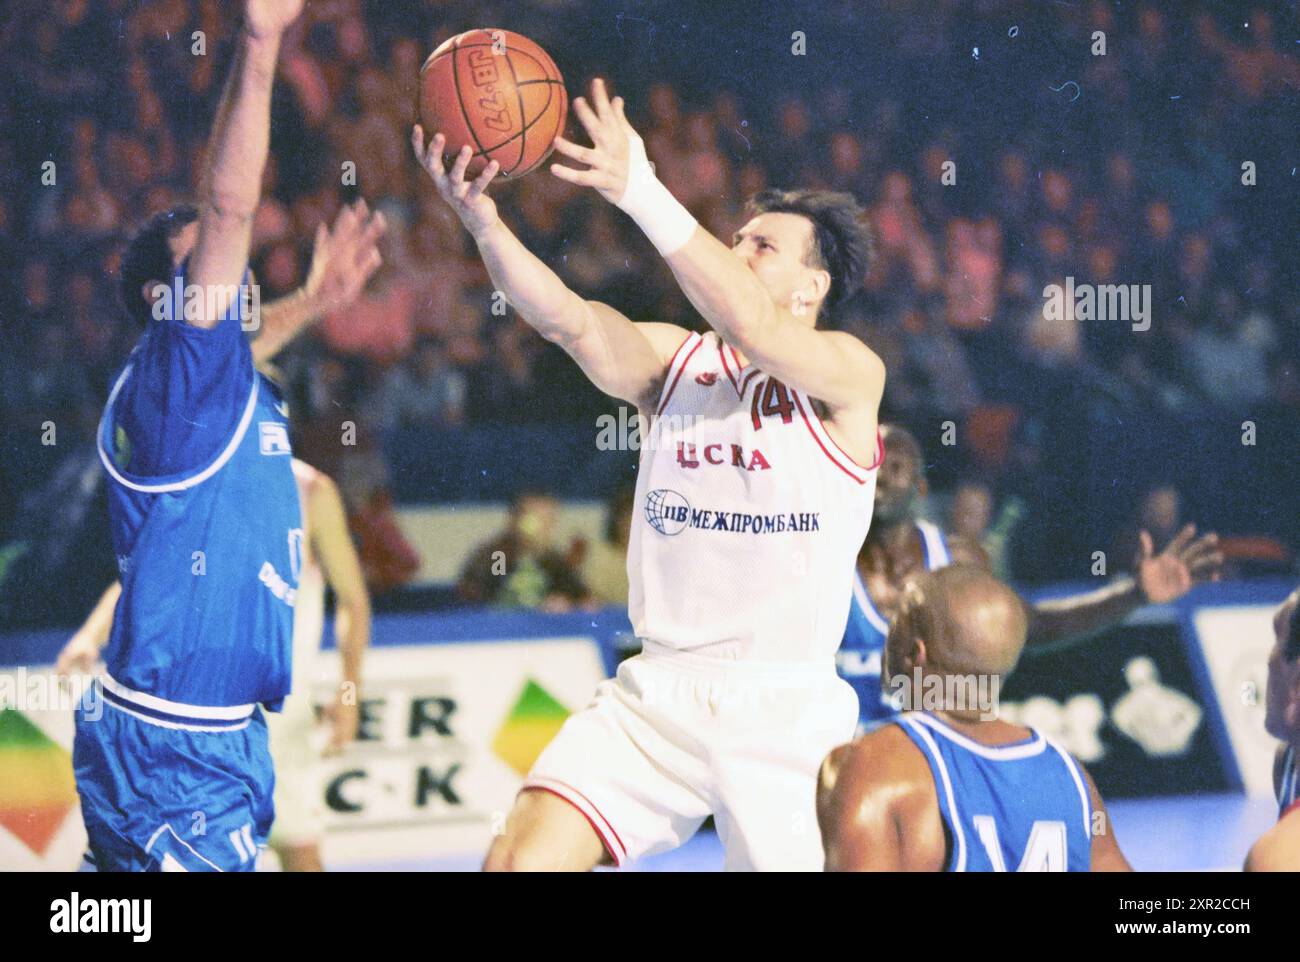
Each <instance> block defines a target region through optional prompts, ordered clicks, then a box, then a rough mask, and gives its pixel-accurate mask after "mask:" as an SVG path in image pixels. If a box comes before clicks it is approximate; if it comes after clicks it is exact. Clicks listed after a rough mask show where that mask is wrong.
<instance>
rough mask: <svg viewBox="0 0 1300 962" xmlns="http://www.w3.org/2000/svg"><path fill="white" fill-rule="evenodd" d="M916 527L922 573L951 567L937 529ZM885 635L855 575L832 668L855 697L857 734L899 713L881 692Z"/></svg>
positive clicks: (885, 624) (881, 621)
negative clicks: (923, 560)
mask: <svg viewBox="0 0 1300 962" xmlns="http://www.w3.org/2000/svg"><path fill="white" fill-rule="evenodd" d="M916 527H917V530H918V531H920V532H921V548H922V551H923V552H924V554H925V570H926V571H934V570H935V569H936V568H943V567H946V566H947V565H949V564H951V563H952V556H951V555H950V554H949V553H948V543H947V541H945V540H944V537H943V531H942V530H940V528H939V526H938V525H935V524H931V523H930V522H929V521H917V522H916ZM888 634H889V622H888V621H886V620H885V618H884V616H883V615H881V614H880V612H879V611H877V610H876V606H875V604H873V603H872V601H871V595H870V594H868V593H867V586H866V584H865V582H863V580H862V575H861V574H859V573H857V572H856V571H855V572H854V574H853V603H852V604H851V605H850V606H849V621H848V624H847V625H846V626H845V628H844V640H843V641H841V642H840V649H839V651H838V652H836V655H835V664H836V667H837V668H838V669H839V673H840V677H841V678H843V679H844V680H845V681H847V682H848V683H849V684H850V685H851V686H852V687H853V690H854V691H855V692H857V694H858V711H859V719H858V730H859V732H861V731H863V730H864V729H867V728H871V727H874V726H875V725H877V724H879V723H880V722H882V721H886V720H888V719H890V718H893V717H894V716H896V715H897V714H898V709H897V708H896V707H895V706H894V704H893V703H892V702H891V701H890V700H889V699H888V698H887V697H886V695H885V694H884V693H883V692H882V691H881V688H880V671H881V660H882V658H883V657H884V653H885V636H886V635H888Z"/></svg>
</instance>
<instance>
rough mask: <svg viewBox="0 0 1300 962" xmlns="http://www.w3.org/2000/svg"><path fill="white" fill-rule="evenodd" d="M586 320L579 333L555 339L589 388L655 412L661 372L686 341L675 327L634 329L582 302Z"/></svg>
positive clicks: (684, 332) (613, 314)
mask: <svg viewBox="0 0 1300 962" xmlns="http://www.w3.org/2000/svg"><path fill="white" fill-rule="evenodd" d="M582 303H583V304H584V305H585V310H586V316H585V320H584V323H583V324H582V326H581V329H580V330H579V331H578V333H577V334H576V335H574V336H572V337H563V338H557V339H556V340H555V343H556V344H559V345H560V347H562V348H564V350H565V351H566V352H567V353H568V355H569V356H570V357H572V358H573V359H574V360H575V361H577V362H578V366H579V367H580V368H582V372H583V373H584V374H586V375H587V377H588V378H589V379H590V380H591V383H592V384H594V385H596V387H598V388H600V389H601V390H602V391H604V392H605V393H606V394H608V395H610V396H612V397H616V398H619V399H620V400H623V401H628V402H630V403H632V404H635V405H636V406H637V407H638V409H641V410H647V411H650V412H653V411H654V409H655V407H656V406H657V404H658V399H659V392H660V390H661V388H662V387H663V377H664V372H665V371H666V370H667V369H668V364H669V362H670V361H671V360H672V356H673V354H674V352H676V350H677V348H679V347H681V345H682V342H683V341H685V340H686V338H687V337H689V336H690V332H689V331H687V330H686V329H685V328H683V327H678V326H677V325H675V324H659V323H647V322H642V323H636V322H633V321H631V320H629V319H628V318H627V317H625V316H624V315H623V314H621V313H619V312H618V311H616V310H615V309H614V308H612V307H610V306H609V305H608V304H602V303H600V302H599V301H583V302H582Z"/></svg>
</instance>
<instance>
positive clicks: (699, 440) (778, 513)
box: [627, 331, 883, 661]
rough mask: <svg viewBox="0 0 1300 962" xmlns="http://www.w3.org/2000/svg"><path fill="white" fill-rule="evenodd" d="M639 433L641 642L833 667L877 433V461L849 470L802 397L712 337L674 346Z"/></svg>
mask: <svg viewBox="0 0 1300 962" xmlns="http://www.w3.org/2000/svg"><path fill="white" fill-rule="evenodd" d="M647 434H648V436H647V437H645V438H642V442H641V443H642V447H641V464H640V471H639V475H638V478H637V491H636V499H637V500H636V506H635V509H634V511H633V515H632V534H631V543H630V545H629V547H628V556H627V566H628V578H629V581H630V588H631V593H630V598H629V614H630V616H631V619H632V625H633V627H634V628H635V629H636V633H637V635H638V636H639V637H640V638H642V639H649V640H651V641H653V642H656V643H658V644H660V645H664V646H667V647H671V648H677V649H681V650H687V649H695V648H701V647H703V646H707V645H718V644H724V646H725V647H726V648H734V649H735V650H736V652H738V655H737V656H738V657H746V658H755V659H762V660H779V661H802V660H808V659H822V658H826V659H831V658H833V657H834V655H835V651H836V649H837V648H839V645H840V639H841V638H842V637H843V635H844V626H845V624H846V622H847V620H848V613H849V603H850V600H851V598H852V595H853V578H854V572H855V567H854V559H855V558H856V557H857V554H858V549H859V548H860V547H861V546H862V541H863V539H864V538H865V537H866V534H867V527H868V526H869V525H870V523H871V508H872V505H873V503H874V498H875V489H876V467H877V466H878V465H879V463H880V458H881V456H882V455H883V446H882V445H880V442H879V438H878V439H877V456H876V459H875V461H874V463H873V464H872V465H871V466H870V467H862V466H861V465H859V464H857V463H856V462H854V461H853V460H852V459H851V458H849V457H848V455H846V454H845V453H844V452H843V451H841V450H840V448H839V446H838V445H837V444H836V443H835V442H834V441H833V440H831V438H830V436H829V435H828V434H827V432H826V428H825V426H824V425H823V424H822V421H821V419H820V418H819V417H818V416H817V414H816V412H815V411H814V410H813V405H812V402H811V400H810V399H809V397H808V396H807V395H806V394H804V393H803V392H801V391H796V390H794V389H792V388H789V387H787V386H786V385H784V384H782V383H781V382H780V381H777V380H776V379H775V378H773V377H770V376H768V375H766V374H764V373H762V372H761V371H758V370H756V369H755V368H754V367H753V366H752V365H751V366H747V367H744V368H741V367H740V364H739V363H738V358H737V357H736V353H735V351H733V350H732V349H731V348H730V347H729V346H724V344H723V343H722V340H721V338H719V337H718V335H717V334H716V333H714V332H712V331H710V332H709V333H706V334H703V335H701V334H692V335H690V336H689V337H688V338H686V340H685V341H684V342H683V343H682V345H681V347H679V348H678V350H677V353H676V354H675V355H674V356H673V359H672V362H671V363H670V364H669V367H668V375H667V378H666V379H665V382H664V387H663V391H662V393H661V394H660V399H659V408H658V411H657V418H656V420H655V422H654V423H653V424H652V426H651V427H649V428H648V429H647ZM725 643H734V644H725Z"/></svg>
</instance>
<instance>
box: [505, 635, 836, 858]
mask: <svg viewBox="0 0 1300 962" xmlns="http://www.w3.org/2000/svg"><path fill="white" fill-rule="evenodd" d="M857 720H858V699H857V695H856V694H855V693H854V691H853V689H852V688H851V687H850V686H849V685H848V684H847V683H846V682H844V681H842V680H841V679H840V678H839V677H838V676H837V675H836V673H835V664H834V661H833V660H830V659H827V660H826V661H825V662H824V663H808V662H798V663H789V662H753V661H726V660H721V659H718V658H714V657H707V656H702V655H697V654H690V653H681V652H677V651H672V650H671V649H665V648H662V647H660V646H655V645H652V644H651V643H649V642H647V643H646V645H645V650H644V651H643V652H642V654H640V655H637V656H636V657H633V658H630V659H628V660H627V661H625V662H623V664H622V665H620V666H619V669H618V674H617V677H615V678H613V679H610V680H607V681H603V682H601V683H600V686H599V687H598V688H597V689H596V696H595V698H594V699H593V701H592V702H591V704H590V705H589V706H588V707H587V708H585V709H583V710H582V711H580V712H578V713H577V714H575V715H573V716H572V717H570V718H569V719H568V721H566V722H565V723H564V727H563V728H561V729H560V732H559V734H557V735H556V736H555V738H554V739H553V740H552V741H551V743H550V744H549V745H548V746H547V747H546V749H545V750H544V751H543V752H542V754H541V755H540V756H539V757H538V759H537V761H536V763H535V764H534V765H533V769H532V771H531V772H529V774H528V778H527V779H525V781H524V788H533V789H542V790H544V791H547V792H551V793H552V794H554V795H558V796H559V797H561V798H563V799H565V800H566V801H568V802H569V803H570V804H572V805H573V806H574V807H575V808H577V809H578V810H579V811H580V812H582V814H583V815H584V816H586V818H587V820H588V821H589V822H590V823H591V826H592V828H593V829H595V831H596V834H597V835H599V836H600V838H601V841H602V842H604V845H605V848H606V849H607V850H608V852H609V854H610V856H611V857H612V858H613V860H614V862H615V864H618V865H622V864H623V863H624V862H627V861H630V860H634V859H637V858H640V857H641V856H643V855H652V854H654V853H656V852H665V851H668V850H669V849H672V848H676V847H677V846H679V845H681V844H683V843H684V842H686V841H687V839H689V838H690V837H691V836H692V835H693V834H695V832H696V830H697V829H698V828H699V827H700V824H701V823H702V822H703V821H704V819H705V818H707V817H708V816H709V815H713V817H714V820H715V824H716V825H717V830H718V836H719V838H720V839H721V841H722V844H723V847H724V849H725V851H726V862H725V867H726V868H727V869H728V870H759V871H821V869H822V867H823V865H824V862H825V859H824V856H823V854H822V845H821V833H820V832H819V830H818V827H817V814H816V798H817V773H818V771H819V769H820V767H821V763H822V760H823V759H824V758H825V757H826V755H827V753H829V752H830V750H831V749H832V748H835V747H836V746H837V745H842V744H843V743H845V742H847V741H849V740H850V739H851V738H852V737H853V730H854V726H855V725H856V724H857Z"/></svg>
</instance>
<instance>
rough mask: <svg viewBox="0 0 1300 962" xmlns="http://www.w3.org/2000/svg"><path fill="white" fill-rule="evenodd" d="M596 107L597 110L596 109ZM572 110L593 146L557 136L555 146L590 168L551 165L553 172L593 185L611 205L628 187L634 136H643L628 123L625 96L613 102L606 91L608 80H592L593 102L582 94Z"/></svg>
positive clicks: (579, 182) (571, 181)
mask: <svg viewBox="0 0 1300 962" xmlns="http://www.w3.org/2000/svg"><path fill="white" fill-rule="evenodd" d="M593 108H594V109H593ZM573 112H574V113H575V114H577V115H578V119H579V120H580V121H582V126H583V127H585V128H586V130H587V136H589V137H590V138H591V143H592V146H590V147H583V146H582V145H581V144H575V143H574V142H573V141H571V140H566V139H565V138H563V137H556V138H555V149H556V150H558V151H559V152H560V153H561V154H563V155H564V156H565V157H568V158H569V159H570V160H576V161H578V163H580V164H586V165H587V167H588V169H587V170H578V169H576V168H574V167H565V166H564V165H563V164H552V165H551V173H553V174H554V175H555V176H556V177H558V178H560V179H561V180H567V181H568V182H569V183H571V184H578V185H580V186H582V187H594V188H595V189H596V190H598V191H599V192H600V196H602V197H604V198H605V199H606V200H607V201H609V202H610V203H611V204H617V203H618V202H619V201H620V200H622V199H623V192H624V191H626V190H627V172H628V164H629V156H630V152H631V143H632V138H634V137H635V138H637V139H638V140H639V139H640V135H639V134H638V133H637V132H636V131H635V130H633V129H632V125H631V124H630V123H628V122H627V115H626V114H625V113H624V112H623V98H622V97H615V98H614V99H613V100H612V101H611V100H610V99H609V95H608V93H607V92H606V90H605V81H603V80H601V79H600V78H597V79H595V80H593V81H592V82H591V103H590V104H588V103H587V101H585V100H584V99H583V98H581V97H577V98H575V99H574V101H573Z"/></svg>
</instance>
